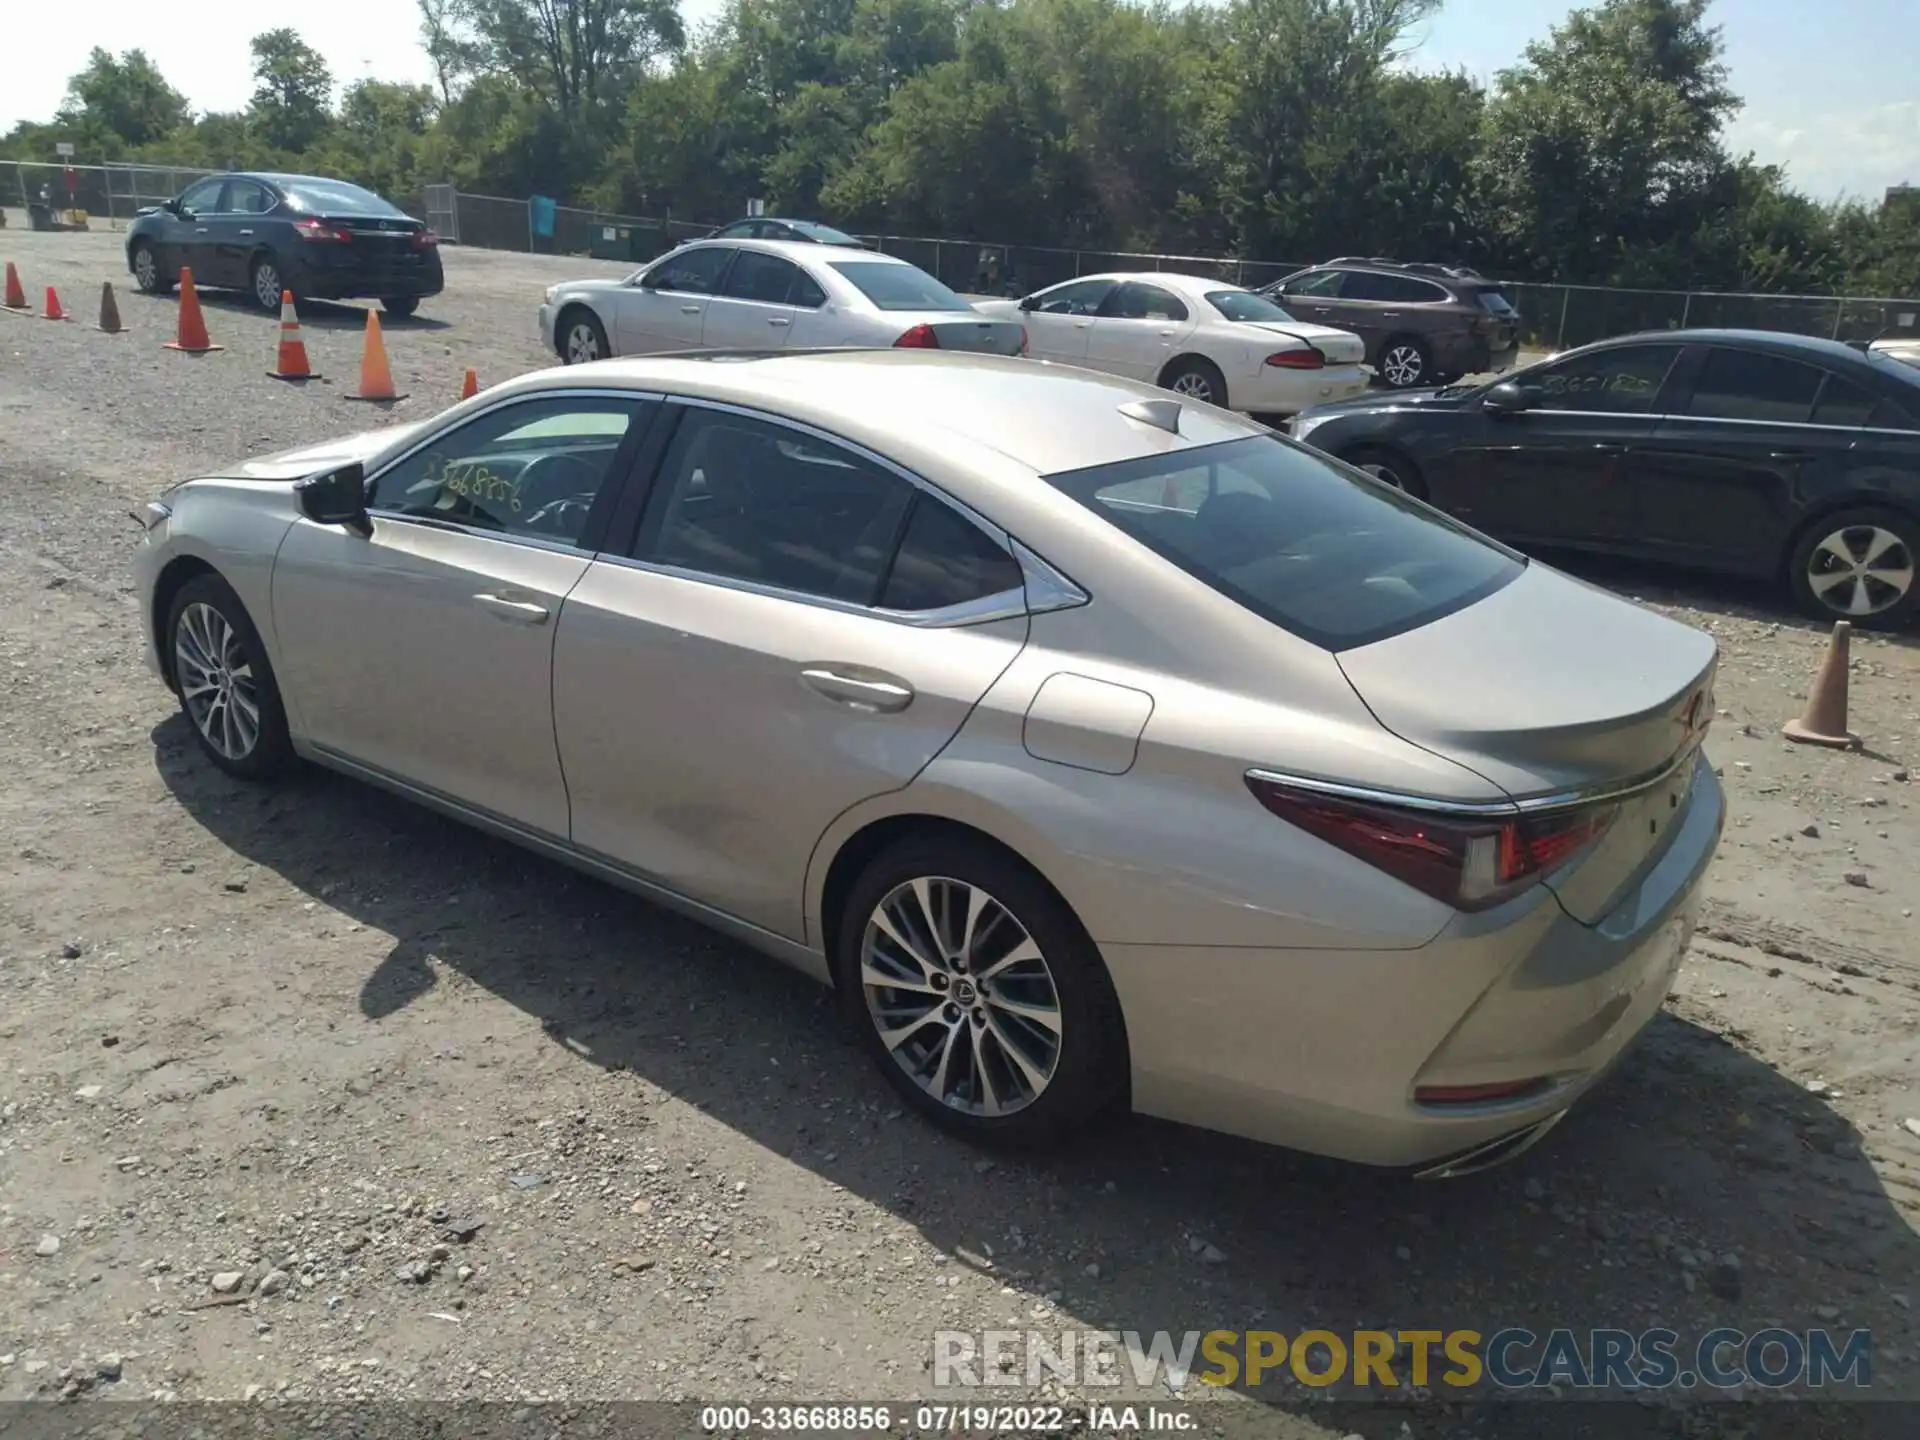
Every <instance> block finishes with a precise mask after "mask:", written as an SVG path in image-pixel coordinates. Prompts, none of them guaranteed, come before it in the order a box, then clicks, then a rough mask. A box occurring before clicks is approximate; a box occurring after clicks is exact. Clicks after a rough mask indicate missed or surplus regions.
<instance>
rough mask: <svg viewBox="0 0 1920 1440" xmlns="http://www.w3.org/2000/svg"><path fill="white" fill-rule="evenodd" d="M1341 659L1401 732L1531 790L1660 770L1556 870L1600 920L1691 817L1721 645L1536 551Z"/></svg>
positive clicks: (1610, 781) (1581, 908) (1572, 901)
mask: <svg viewBox="0 0 1920 1440" xmlns="http://www.w3.org/2000/svg"><path fill="white" fill-rule="evenodd" d="M1338 658H1339V661H1340V666H1341V669H1342V670H1344V671H1345V672H1346V675H1347V679H1348V680H1349V681H1350V682H1351V683H1352V685H1353V687H1354V689H1355V690H1356V691H1357V692H1358V693H1359V695H1360V697H1361V698H1362V699H1363V700H1364V701H1366V703H1367V705H1368V707H1369V708H1370V709H1371V710H1372V711H1373V713H1374V715H1375V717H1376V718H1377V719H1378V720H1379V721H1380V723H1381V724H1382V725H1384V726H1386V728H1387V729H1389V730H1391V731H1392V732H1393V733H1394V734H1396V735H1398V736H1400V737H1401V738H1402V739H1404V740H1408V741H1411V742H1412V743H1414V744H1416V745H1419V746H1421V747H1423V748H1425V749H1427V750H1430V751H1432V752H1434V753H1435V754H1438V755H1444V756H1446V757H1447V758H1448V759H1450V760H1455V761H1458V762H1459V763H1460V764H1462V765H1465V766H1467V767H1468V768H1469V769H1472V770H1474V771H1475V772H1477V773H1478V774H1480V775H1483V776H1485V777H1486V778H1487V779H1488V780H1491V781H1492V782H1493V783H1494V784H1496V785H1498V786H1499V787H1500V788H1501V789H1502V790H1504V791H1506V792H1507V794H1509V795H1511V796H1513V797H1515V798H1516V799H1527V798H1532V797H1539V796H1545V795H1555V794H1564V793H1567V792H1579V791H1585V790H1589V789H1593V788H1596V787H1599V788H1607V787H1624V786H1629V785H1635V784H1638V783H1642V782H1650V781H1653V780H1655V779H1656V778H1657V779H1658V781H1659V783H1657V784H1645V787H1644V788H1640V789H1637V790H1635V791H1634V793H1632V794H1630V795H1628V796H1626V797H1624V798H1623V799H1621V800H1620V809H1619V813H1618V815H1617V816H1616V818H1615V819H1614V822H1613V824H1612V826H1611V827H1610V828H1609V830H1608V831H1607V833H1606V835H1605V837H1604V838H1603V839H1601V840H1600V841H1599V842H1598V843H1597V844H1595V845H1594V846H1593V847H1591V848H1590V849H1589V850H1588V851H1586V852H1585V853H1584V854H1583V855H1582V856H1581V857H1580V858H1578V859H1577V860H1575V861H1573V862H1571V863H1570V864H1569V865H1568V866H1566V867H1564V868H1563V869H1561V870H1560V871H1558V872H1556V873H1555V874H1554V875H1552V876H1550V877H1548V880H1547V883H1548V884H1549V885H1551V886H1552V887H1553V889H1554V891H1555V892H1556V893H1557V894H1558V895H1559V897H1560V900H1561V903H1562V904H1563V905H1564V906H1565V907H1566V909H1567V911H1568V913H1570V914H1572V915H1573V916H1574V917H1575V918H1576V919H1579V920H1581V921H1584V922H1586V923H1588V924H1592V923H1595V922H1596V921H1598V920H1599V919H1600V918H1601V917H1603V916H1604V915H1606V914H1607V912H1608V911H1609V909H1610V908H1611V907H1612V904H1613V903H1614V901H1615V899H1616V897H1617V896H1618V895H1619V893H1620V892H1621V890H1622V889H1623V888H1624V887H1625V886H1626V885H1627V884H1629V883H1631V881H1632V880H1633V879H1634V877H1635V876H1636V875H1637V874H1638V873H1639V872H1640V871H1641V869H1642V868H1643V867H1644V864H1645V863H1646V862H1647V861H1648V860H1649V859H1650V858H1651V857H1652V856H1653V854H1654V852H1655V851H1657V850H1659V849H1660V848H1661V847H1663V846H1664V844H1665V843H1666V840H1667V837H1668V836H1669V835H1670V834H1671V833H1672V831H1673V829H1674V828H1675V827H1676V826H1677V823H1678V821H1679V819H1680V818H1681V815H1682V813H1683V807H1684V805H1685V803H1686V795H1687V789H1688V786H1689V784H1690V782H1691V778H1692V756H1693V755H1694V752H1696V751H1697V750H1698V748H1699V746H1700V743H1701V740H1702V738H1703V737H1704V734H1705V731H1706V728H1707V725H1708V724H1709V722H1710V721H1711V719H1712V717H1713V713H1714V710H1713V705H1714V699H1713V682H1714V674H1715V671H1716V669H1717V667H1718V662H1719V647H1718V646H1717V645H1716V644H1715V643H1714V641H1713V639H1712V637H1710V636H1708V635H1707V634H1705V633H1704V632H1702V631H1699V630H1695V629H1693V628H1692V627H1691V626H1687V625H1682V624H1680V623H1678V622H1677V621H1673V620H1669V619H1667V618H1666V617H1665V616H1662V615H1657V614H1655V613H1654V612H1653V611H1651V610H1647V609H1643V608H1642V607H1640V606H1638V605H1635V604H1633V603H1631V602H1630V601H1626V600H1622V599H1620V598H1619V597H1617V596H1614V595H1610V594H1608V593H1607V592H1605V591H1603V590H1600V589H1598V588H1597V587H1595V586H1591V585H1587V584H1585V583H1584V582H1582V581H1578V580H1575V579H1573V578H1571V577H1570V576H1567V575H1562V574H1560V573H1559V572H1558V571H1555V570H1551V569H1548V568H1547V567H1545V566H1543V565H1540V564H1539V563H1538V562H1534V563H1531V564H1529V565H1528V567H1527V569H1526V571H1525V573H1524V574H1522V575H1521V576H1520V577H1519V578H1518V579H1516V580H1515V581H1513V583H1511V584H1509V585H1507V586H1505V587H1504V588H1503V589H1501V590H1498V591H1496V592H1495V593H1494V594H1492V595H1490V596H1488V597H1487V598H1486V599H1484V600H1481V601H1480V602H1478V603H1477V604H1474V605H1470V606H1468V607H1467V608H1465V609H1463V610H1457V611H1455V612H1454V613H1453V614H1451V615H1448V616H1445V617H1443V618H1442V619H1440V620H1437V621H1435V622H1433V623H1432V624H1430V625H1426V626H1423V627H1421V628H1420V629H1417V630H1412V631H1408V632H1406V633H1405V634H1401V635H1396V636H1394V637H1392V638H1390V639H1387V640H1382V641H1379V642H1377V643H1375V644H1372V645H1367V646H1362V647H1358V648H1356V649H1352V650H1345V651H1342V652H1340V655H1339V657H1338Z"/></svg>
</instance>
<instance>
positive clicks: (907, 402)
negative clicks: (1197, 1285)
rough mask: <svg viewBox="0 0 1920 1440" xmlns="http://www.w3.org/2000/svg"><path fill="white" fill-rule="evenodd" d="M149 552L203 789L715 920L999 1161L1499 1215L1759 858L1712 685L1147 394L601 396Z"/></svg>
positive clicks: (663, 374) (579, 393)
mask: <svg viewBox="0 0 1920 1440" xmlns="http://www.w3.org/2000/svg"><path fill="white" fill-rule="evenodd" d="M145 522H146V527H147V528H146V535H145V541H144V543H143V545H142V546H141V548H140V551H139V558H138V565H137V568H138V574H139V581H140V587H139V588H140V593H141V596H142V599H143V602H144V605H145V612H146V615H147V617H148V620H149V625H150V633H151V641H152V658H153V660H154V663H155V665H156V667H157V669H158V672H159V674H160V676H161V678H162V679H163V680H164V681H165V682H166V684H167V685H168V686H169V687H170V688H172V689H173V691H174V692H175V693H176V694H177V695H178V697H179V699H180V703H181V705H182V707H183V709H184V711H185V713H186V716H187V719H188V720H189V721H190V723H191V725H192V728H193V731H194V733H195V735H196V736H197V737H198V740H199V743H200V746H201V748H202V749H203V750H204V751H205V754H206V756H207V758H208V760H210V761H211V763H213V764H215V765H217V766H219V767H220V768H222V769H223V770H226V771H228V772H229V773H231V774H234V775H236V776H241V777H244V778H247V779H253V780H261V781H265V780H268V779H271V778H272V777H274V776H277V775H279V774H281V773H283V772H284V771H285V770H287V769H288V767H289V766H290V765H292V764H293V763H294V762H295V761H296V759H304V760H307V761H311V762H315V763H318V764H321V765H325V766H329V767H332V768H334V769H336V770H340V771H343V772H345V773H347V774H348V775H352V776H356V777H359V778H360V779H362V780H365V781H367V782H370V783H372V784H376V785H382V786H386V787H388V788H390V789H393V790H396V791H398V792H400V793H401V794H403V795H406V796H410V797H412V798H413V799H415V800H417V801H419V802H421V803H422V804H426V805H430V806H433V807H435V808H437V809H439V810H442V811H444V812H446V813H447V814H450V815H453V816H456V817H458V818H460V819H462V820H465V821H468V822H470V823H472V824H474V825H477V826H481V827H483V828H485V829H487V830H490V831H492V832H494V833H496V834H498V835H502V836H505V837H507V838H509V839H511V840H514V841H517V842H519V843H520V844H523V845H526V846H528V847H530V848H532V849H534V850H537V851H540V852H542V853H544V854H546V855H550V856H553V857H555V858H557V859H560V860H563V861H566V862H568V863H570V864H573V865H576V866H579V867H581V868H583V869H585V870H587V871H590V872H592V873H593V874H596V875H599V876H602V877H604V878H606V879H607V880H610V881H612V882H614V883H617V884H620V885H625V886H628V887H631V888H632V889H634V890H637V891H639V892H641V893H643V894H645V895H647V896H650V897H653V898H654V899H656V900H658V901H659V902H661V903H664V904H668V905H672V906H675V907H678V908H680V909H682V910H684V911H687V912H689V913H691V914H692V915H694V916H697V917H699V918H700V919H702V920H704V921H706V922H708V923H710V924H711V925H713V926H715V927H717V928H719V929H722V930H724V931H726V932H728V933H730V934H732V935H734V936H737V937H739V938H740V939H741V940H743V941H745V942H746V943H747V944H748V945H751V946H753V947H756V948H758V949H759V950H762V951H765V952H766V953H768V954H770V955H772V956H774V957H776V958H778V959H780V960H783V961H785V962H787V963H789V964H791V965H794V966H797V967H798V968H800V969H801V970H804V971H805V972H807V973H808V974H810V975H812V976H814V977H816V978H817V979H819V980H820V981H822V982H824V983H826V984H829V985H831V986H834V987H835V988H836V989H837V990H838V991H839V992H840V994H841V996H842V997H843V999H844V1001H845V1004H846V1007H847V1010H848V1012H849V1014H850V1016H851V1017H852V1019H853V1022H854V1023H856V1024H857V1025H859V1026H860V1027H861V1030H862V1032H863V1035H864V1038H865V1041H866V1044H867V1046H868V1048H869V1049H870V1051H871V1052H872V1055H873V1057H874V1059H875V1061H876V1062H877V1063H878V1065H879V1068H880V1069H881V1071H882V1072H883V1073H884V1074H885V1075H886V1077H887V1078H888V1079H889V1080H890V1081H891V1082H892V1084H893V1085H895V1086H896V1087H897V1088H898V1089H899V1090H900V1091H901V1093H902V1094H904V1095H905V1096H906V1097H907V1099H908V1100H909V1101H910V1102H911V1103H912V1104H913V1105H914V1106H916V1107H917V1108H918V1110H919V1111H920V1112H921V1113H922V1114H924V1115H926V1116H927V1117H929V1118H930V1119H932V1120H934V1121H936V1122H938V1123H941V1124H944V1125H945V1126H947V1127H949V1128H951V1129H953V1130H955V1131H958V1132H960V1133H961V1134H963V1135H966V1136H969V1137H972V1138H975V1139H980V1140H1005V1141H1012V1142H1024V1143H1033V1142H1044V1141H1048V1140H1052V1139H1055V1138H1058V1137H1060V1136H1062V1135H1063V1134H1064V1133H1066V1132H1068V1131H1070V1130H1073V1129H1074V1128H1076V1127H1079V1126H1082V1125H1084V1124H1085V1123H1086V1122H1088V1121H1090V1120H1091V1119H1093V1118H1094V1117H1095V1116H1096V1115H1097V1114H1098V1113H1099V1112H1101V1111H1103V1110H1106V1109H1108V1108H1110V1107H1114V1106H1117V1105H1131V1106H1132V1107H1133V1108H1134V1109H1136V1110H1139V1111H1143V1112H1147V1113H1150V1114H1153V1115H1159V1116H1165V1117H1170V1118H1172V1119H1175V1120H1180V1121H1185V1122H1189V1123H1192V1124H1195V1125H1201V1126H1208V1127H1212V1128H1215V1129H1219V1130H1224V1131H1231V1132H1235V1133H1238V1134H1241V1135H1247V1136H1252V1137H1256V1138H1258V1139H1261V1140H1265V1141H1270V1142H1274V1143H1277V1144H1282V1145H1288V1146H1295V1147H1300V1148H1304V1149H1307V1150H1312V1151H1318V1152H1323V1153H1326V1154H1330V1155H1335V1156H1341V1157H1346V1158H1349V1159H1353V1160H1357V1161H1363V1162H1368V1163H1373V1164H1378V1165H1389V1166H1406V1167H1417V1168H1418V1169H1419V1170H1420V1172H1421V1173H1426V1174H1459V1173H1464V1172H1466V1171H1469V1170H1472V1169H1476V1168H1479V1167H1481V1166H1484V1165H1487V1164H1491V1163H1493V1162H1494V1161H1496V1160H1499V1159H1501V1158H1504V1157H1506V1156H1508V1155H1511V1154H1514V1153H1517V1152H1518V1151H1519V1150H1521V1149H1524V1148H1525V1147H1526V1146H1528V1145H1530V1144H1532V1143H1533V1142H1534V1141H1535V1140H1536V1139H1537V1138H1538V1137H1539V1136H1540V1135H1542V1134H1544V1133H1545V1132H1546V1130H1548V1129H1549V1128H1550V1127H1551V1126H1552V1125H1553V1124H1554V1123H1555V1122H1556V1121H1557V1120H1558V1119H1559V1118H1560V1117H1561V1116H1562V1115H1563V1114H1565V1113H1566V1111H1567V1108H1568V1106H1569V1105H1570V1104H1572V1103H1573V1102H1574V1100H1575V1099H1576V1098H1578V1097H1579V1095H1580V1094H1581V1093H1582V1092H1583V1091H1585V1090H1586V1089H1587V1088H1588V1087H1590V1086H1591V1085H1593V1084H1594V1083H1595V1082H1596V1081H1597V1080H1598V1079H1599V1078H1600V1077H1601V1076H1602V1075H1603V1074H1604V1073H1605V1072H1606V1070H1607V1069H1608V1067H1609V1066H1611V1065H1612V1064H1613V1063H1614V1062H1615V1060H1616V1059H1617V1058H1618V1057H1619V1056H1620V1055H1621V1053H1622V1052H1623V1050H1625V1048H1626V1047H1627V1046H1628V1044H1629V1043H1630V1042H1631V1041H1632V1040H1633V1039H1634V1037H1635V1036H1636V1035H1638V1034H1639V1033H1640V1031H1641V1030H1642V1029H1643V1028H1644V1027H1645V1026H1646V1025H1647V1023H1648V1022H1649V1021H1650V1020H1651V1019H1652V1018H1653V1017H1654V1015H1655V1014H1656V1013H1657V1012H1658V1010H1659V1009H1660V1005H1661V1002H1662V1000H1663V998H1664V997H1665V996H1666V994H1667V992H1668V989H1669V986H1670V984H1671V981H1672V977H1673V974H1674V971H1675V967H1676V966H1677V965H1678V963H1679V959H1680V955H1681V952H1682V950H1683V949H1684V947H1685V945H1686V943H1687V939H1688V935H1689V932H1690V928H1691V924H1692V917H1693V913H1694V902H1695V897H1696V895H1697V894H1698V891H1699V886H1700V881H1701V877H1702V875H1703V873H1704V872H1705V871H1706V868H1707V866H1708V863H1709V861H1710V859H1711V857H1712V854H1713V852H1714V849H1715V846H1716V844H1717V842H1718V839H1719V836H1720V830H1721V825H1722V819H1723V805H1722V797H1721V791H1720V787H1719V784H1718V783H1717V781H1716V780H1715V778H1714V773H1713V771H1712V769H1711V767H1710V766H1709V765H1708V763H1707V761H1706V759H1705V757H1704V755H1703V753H1702V750H1701V740H1702V737H1703V734H1704V731H1705V729H1706V726H1707V723H1708V719H1709V717H1711V716H1712V714H1713V713H1714V712H1713V699H1712V685H1713V678H1714V672H1715V666H1716V659H1717V654H1716V650H1715V647H1714V643H1713V642H1712V640H1710V639H1709V638H1708V637H1706V636H1705V635H1703V634H1701V633H1700V632H1698V631H1696V630H1693V629H1690V628H1688V627H1686V626H1683V625H1680V624H1677V623H1675V622H1673V621H1670V620H1667V619H1664V618H1662V617H1661V616H1659V615H1656V614H1654V613H1652V612H1650V611H1648V610H1645V609H1642V608H1640V607H1639V606H1636V605H1633V604H1630V603H1628V602H1627V601H1625V600H1621V599H1618V598H1615V597H1614V596H1611V595H1609V594H1606V593H1604V592H1602V591H1600V590H1597V589H1595V588H1593V587H1591V586H1589V585H1586V584H1583V583H1581V582H1578V581H1575V580H1572V579H1569V578H1567V577H1566V576H1564V575H1561V574H1559V573H1558V572H1556V571H1554V570H1551V569H1549V568H1547V567H1545V566H1543V565H1539V564H1537V563H1534V562H1531V561H1529V560H1528V559H1526V558H1525V557H1523V556H1521V555H1518V554H1516V553H1514V552H1512V551H1510V550H1508V549H1506V548H1504V547H1502V546H1501V545H1499V544H1496V543H1495V542H1493V541H1491V540H1488V539H1485V538H1483V537H1482V536H1480V535H1478V534H1477V533H1475V532H1473V531H1471V530H1469V529H1467V528H1465V527H1464V526H1462V525H1460V524H1458V523H1457V522H1455V521H1452V520H1450V519H1448V518H1447V517H1445V516H1443V515H1441V514H1439V513H1438V512H1436V511H1434V510H1431V509H1429V508H1427V507H1426V506H1425V505H1423V504H1421V503H1420V502H1418V501H1416V500H1412V499H1410V498H1408V497H1406V496H1404V495H1402V494H1400V493H1399V492H1397V491H1395V490H1392V489H1390V488H1388V487H1386V486H1384V485H1382V484H1380V483H1379V482H1377V481H1375V480H1374V479H1373V478H1372V477H1370V476H1367V475H1365V474H1362V473H1360V472H1359V471H1356V470H1353V469H1350V468H1348V467H1346V466H1344V465H1341V464H1340V463H1338V462H1336V461H1332V460H1329V459H1327V458H1326V457H1324V456H1322V455H1320V454H1318V453H1316V452H1314V451H1311V450H1309V449H1307V448H1305V447H1303V446H1301V445H1298V444H1296V443H1294V442H1293V441H1291V440H1289V439H1286V438H1284V437H1282V436H1279V435H1276V434H1274V433H1273V432H1271V431H1269V430H1267V429H1265V428H1264V427H1262V426H1260V425H1257V424H1255V423H1253V422H1251V421H1248V420H1246V419H1243V418H1241V417H1239V416H1237V415H1233V414H1230V413H1227V412H1225V411H1222V410H1217V409H1214V408H1211V407H1209V406H1207V405H1205V404H1202V403H1199V402H1196V401H1193V400H1191V399H1190V398H1187V397H1178V396H1169V395H1168V394H1167V392H1165V391H1163V390H1158V389H1155V388H1153V387H1152V386H1150V385H1148V384H1146V383H1145V382H1136V381H1131V380H1126V379H1120V378H1113V377H1107V376H1100V375H1095V374H1093V373H1090V372H1087V371H1082V370H1077V369H1068V368H1063V367H1059V366H1054V365H1044V364H1039V363H1036V362H1032V361H1025V360H1018V359H1000V358H995V357H989V356H977V355H972V356H970V355H958V354H943V353H940V352H938V351H926V350H921V351H909V350H896V351H886V350H882V351H861V352H807V353H791V352H790V353H786V354H780V355H751V354H738V355H724V354H723V355H712V356H708V357H703V358H660V359H653V360H615V361H604V362H600V363H597V364H592V365H585V366H575V367H572V368H567V369H556V370H550V371H543V372H540V373H537V374H531V375H526V376H523V377H521V378H519V379H517V380H513V381H510V382H508V383H506V384H504V385H501V386H499V387H498V388H496V389H492V390H489V391H486V392H485V393H483V394H481V395H480V396H478V397H476V398H474V399H472V400H468V401H465V402H464V403H462V404H460V405H458V406H456V407H454V408H453V409H451V410H449V411H447V412H446V413H445V414H442V415H440V416H437V417H436V418H434V419H431V420H428V421H426V422H424V423H421V424H417V425H412V426H408V427H403V428H398V429H388V430H382V431H378V432H375V433H373V434H369V435H362V436H356V437H353V438H350V439H346V440H342V441H340V442H338V443H335V444H330V445H322V446H317V447H314V448H311V449H306V450H300V451H295V452H291V453H287V454H281V455H275V456H271V457H268V458H265V459H254V460H248V461H243V462H241V463H238V464H235V465H233V466H232V467H230V468H228V469H226V470H224V471H222V472H221V473H219V474H217V475H213V476H208V477H206V478H202V479H196V480H191V481H187V482H185V483H183V484H180V485H177V486H175V487H174V488H172V489H171V490H169V491H167V492H166V493H165V494H164V495H163V496H162V497H161V498H160V499H159V500H158V501H156V502H155V503H153V504H151V505H150V506H148V507H147V509H146V511H145ZM293 823H298V821H297V819H296V820H295V821H294V822H293Z"/></svg>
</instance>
